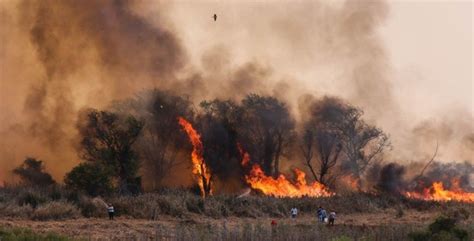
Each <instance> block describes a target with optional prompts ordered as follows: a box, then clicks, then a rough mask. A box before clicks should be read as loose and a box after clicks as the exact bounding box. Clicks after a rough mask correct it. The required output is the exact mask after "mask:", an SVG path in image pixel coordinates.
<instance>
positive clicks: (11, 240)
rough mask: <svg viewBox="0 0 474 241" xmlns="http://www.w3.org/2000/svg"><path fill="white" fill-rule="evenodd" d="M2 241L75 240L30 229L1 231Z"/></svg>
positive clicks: (0, 237)
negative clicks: (38, 232)
mask: <svg viewBox="0 0 474 241" xmlns="http://www.w3.org/2000/svg"><path fill="white" fill-rule="evenodd" d="M0 240H2V241H20V240H21V241H72V240H73V239H71V238H68V237H65V236H61V235H58V234H55V233H47V234H37V233H34V232H33V231H31V230H29V229H24V228H14V229H4V228H2V229H0Z"/></svg>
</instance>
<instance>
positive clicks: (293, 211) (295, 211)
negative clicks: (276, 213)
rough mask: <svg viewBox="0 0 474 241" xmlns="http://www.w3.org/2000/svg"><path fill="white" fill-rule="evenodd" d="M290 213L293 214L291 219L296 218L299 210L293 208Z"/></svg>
mask: <svg viewBox="0 0 474 241" xmlns="http://www.w3.org/2000/svg"><path fill="white" fill-rule="evenodd" d="M290 213H291V218H296V215H298V209H297V208H292V209H291V211H290Z"/></svg>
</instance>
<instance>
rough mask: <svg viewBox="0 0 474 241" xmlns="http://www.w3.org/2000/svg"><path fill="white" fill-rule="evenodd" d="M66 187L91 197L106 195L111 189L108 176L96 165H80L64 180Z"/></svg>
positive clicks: (102, 168) (105, 171)
mask: <svg viewBox="0 0 474 241" xmlns="http://www.w3.org/2000/svg"><path fill="white" fill-rule="evenodd" d="M64 183H65V184H66V187H67V188H69V189H73V190H78V191H84V192H86V193H87V194H89V195H91V196H97V195H107V194H109V193H110V192H111V191H112V190H113V188H112V182H111V180H110V174H109V173H108V172H107V170H106V169H105V168H104V167H103V166H102V165H100V164H98V163H81V164H79V165H78V166H76V167H74V168H73V169H72V170H71V171H70V172H69V173H67V174H66V176H65V178H64Z"/></svg>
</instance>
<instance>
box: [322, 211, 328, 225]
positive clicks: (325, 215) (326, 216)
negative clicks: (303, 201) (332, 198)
mask: <svg viewBox="0 0 474 241" xmlns="http://www.w3.org/2000/svg"><path fill="white" fill-rule="evenodd" d="M321 221H322V222H324V223H326V222H327V221H328V214H327V212H326V210H325V209H324V208H323V209H321Z"/></svg>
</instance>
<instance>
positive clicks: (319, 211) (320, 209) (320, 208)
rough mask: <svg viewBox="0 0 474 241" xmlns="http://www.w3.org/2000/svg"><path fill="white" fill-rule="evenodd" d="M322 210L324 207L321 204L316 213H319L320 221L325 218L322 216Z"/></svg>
mask: <svg viewBox="0 0 474 241" xmlns="http://www.w3.org/2000/svg"><path fill="white" fill-rule="evenodd" d="M322 210H323V207H321V206H319V208H318V211H317V212H316V215H317V217H318V220H319V221H320V222H322V221H323V218H322V216H321V211H322Z"/></svg>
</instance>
